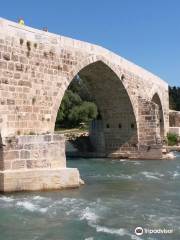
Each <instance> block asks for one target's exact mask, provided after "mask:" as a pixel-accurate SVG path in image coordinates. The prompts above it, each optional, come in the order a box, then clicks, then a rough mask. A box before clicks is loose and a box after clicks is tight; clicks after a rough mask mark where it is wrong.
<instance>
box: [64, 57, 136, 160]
mask: <svg viewBox="0 0 180 240" xmlns="http://www.w3.org/2000/svg"><path fill="white" fill-rule="evenodd" d="M76 77H77V76H76ZM78 77H79V78H80V79H82V80H83V81H84V82H85V84H86V85H87V87H88V89H89V91H90V93H91V96H92V98H93V100H94V101H95V103H96V105H97V108H98V117H96V119H94V120H92V122H91V124H90V129H89V139H90V142H91V144H92V146H93V151H95V152H96V153H100V154H104V155H105V156H108V155H111V154H119V153H120V154H121V153H122V154H123V153H127V151H129V152H130V151H131V150H132V151H134V149H135V148H137V143H138V134H137V122H136V117H135V113H134V110H133V106H132V103H131V100H130V97H129V95H128V93H127V90H126V89H125V87H124V84H123V80H124V77H125V76H124V75H122V77H121V79H120V78H119V77H118V76H117V74H116V73H115V72H114V71H113V70H112V69H111V68H110V67H109V66H107V65H106V64H105V63H104V62H102V61H96V62H94V63H91V64H89V65H87V66H85V67H84V68H82V69H81V70H80V71H79V72H78ZM66 91H67V90H66ZM61 102H62V101H61Z"/></svg>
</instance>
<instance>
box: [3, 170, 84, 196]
mask: <svg viewBox="0 0 180 240" xmlns="http://www.w3.org/2000/svg"><path fill="white" fill-rule="evenodd" d="M79 186H80V177H79V172H78V170H77V169H76V168H55V169H31V170H25V171H22V170H13V171H12V170H8V171H0V191H3V192H12V191H37V190H49V189H64V188H74V187H79Z"/></svg>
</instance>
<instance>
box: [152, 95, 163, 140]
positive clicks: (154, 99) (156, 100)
mask: <svg viewBox="0 0 180 240" xmlns="http://www.w3.org/2000/svg"><path fill="white" fill-rule="evenodd" d="M151 101H152V102H153V103H155V104H157V105H158V118H159V123H158V124H159V128H160V136H161V138H162V139H163V138H164V113H163V108H162V104H161V100H160V97H159V95H158V93H155V94H154V95H153V97H152V99H151Z"/></svg>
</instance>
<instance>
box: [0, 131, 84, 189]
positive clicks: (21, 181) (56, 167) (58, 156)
mask: <svg viewBox="0 0 180 240" xmlns="http://www.w3.org/2000/svg"><path fill="white" fill-rule="evenodd" d="M3 140H4V141H3V145H2V147H1V149H0V191H2V192H11V191H27V190H28V191H31V190H49V189H63V188H74V187H78V186H79V185H80V177H79V171H78V170H77V169H76V168H66V157H65V141H64V136H63V135H59V134H58V135H57V134H44V135H24V136H23V135H21V136H16V137H7V138H5V139H3Z"/></svg>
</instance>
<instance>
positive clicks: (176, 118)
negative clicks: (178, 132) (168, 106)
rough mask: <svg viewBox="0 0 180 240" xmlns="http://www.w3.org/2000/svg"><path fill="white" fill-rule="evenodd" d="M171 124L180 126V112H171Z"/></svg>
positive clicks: (171, 125)
mask: <svg viewBox="0 0 180 240" xmlns="http://www.w3.org/2000/svg"><path fill="white" fill-rule="evenodd" d="M169 126H170V127H180V112H178V111H173V110H171V111H170V112H169Z"/></svg>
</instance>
